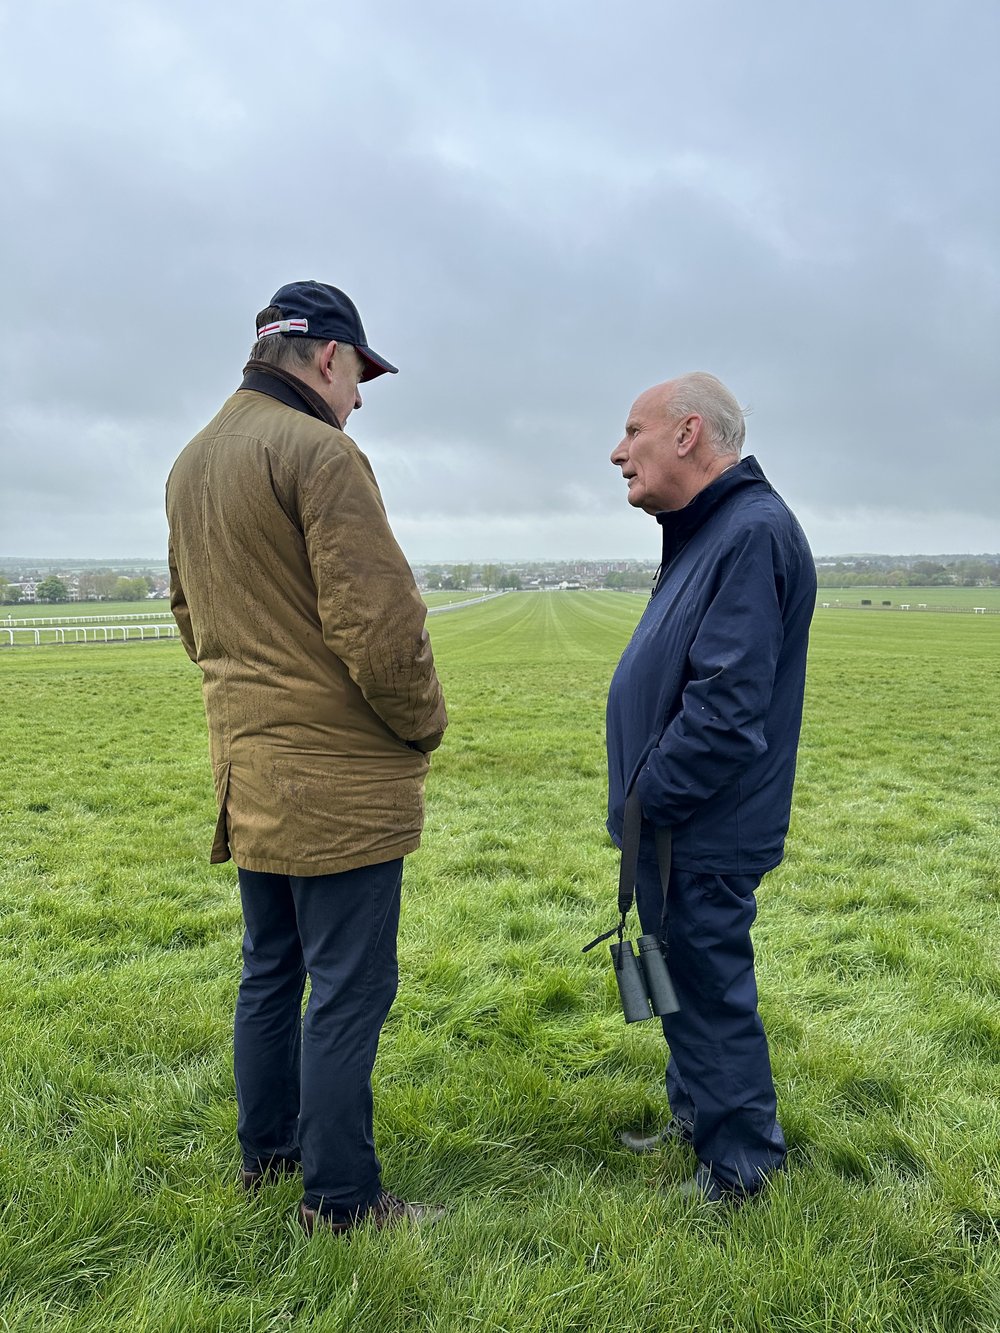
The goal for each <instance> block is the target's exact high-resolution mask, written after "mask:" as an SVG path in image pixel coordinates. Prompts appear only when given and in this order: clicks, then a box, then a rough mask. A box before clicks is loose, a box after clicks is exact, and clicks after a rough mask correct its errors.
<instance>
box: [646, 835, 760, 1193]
mask: <svg viewBox="0 0 1000 1333" xmlns="http://www.w3.org/2000/svg"><path fill="white" fill-rule="evenodd" d="M760 879H761V876H760V875H703V874H696V873H693V872H689V871H684V870H677V869H673V870H671V873H670V885H669V890H668V894H667V928H666V942H667V965H668V967H669V969H670V976H671V979H672V980H673V983H674V989H675V990H676V992H677V1001H678V1003H679V1005H680V1011H679V1012H678V1013H676V1014H668V1015H667V1016H666V1017H665V1018H664V1019H663V1020H662V1021H663V1033H664V1036H665V1037H666V1039H667V1045H668V1046H669V1048H670V1058H669V1061H668V1064H667V1080H666V1081H667V1097H668V1099H669V1101H670V1109H671V1112H672V1113H673V1114H674V1115H675V1116H677V1117H678V1119H680V1120H687V1121H690V1122H691V1124H692V1125H693V1127H694V1128H693V1137H694V1150H695V1152H696V1154H697V1156H698V1160H699V1161H700V1162H701V1163H702V1164H703V1165H704V1166H706V1167H708V1169H709V1170H710V1171H711V1173H712V1178H713V1180H714V1181H716V1183H717V1184H719V1185H720V1186H721V1187H722V1188H723V1189H727V1190H735V1191H738V1192H745V1193H748V1194H752V1193H754V1192H756V1191H757V1190H758V1189H760V1187H761V1185H762V1184H763V1182H764V1180H765V1179H766V1177H767V1176H768V1175H770V1174H771V1173H772V1172H774V1171H777V1170H779V1169H780V1168H781V1167H782V1165H783V1164H784V1160H785V1139H784V1136H783V1134H782V1132H781V1127H780V1126H779V1124H778V1121H777V1103H776V1099H775V1093H774V1082H773V1080H772V1078H771V1061H770V1057H769V1055H768V1049H767V1038H766V1037H765V1036H764V1025H763V1023H762V1022H761V1019H760V1015H759V1014H758V1012H757V981H756V978H755V976H754V967H753V959H754V955H753V945H752V943H751V941H750V927H751V926H752V925H753V922H754V918H755V917H756V915H757V900H756V898H755V897H754V893H755V890H756V888H757V885H758V884H759V883H760ZM636 905H637V907H638V909H639V919H640V921H641V922H642V928H643V930H644V931H648V932H651V933H654V934H657V935H659V934H660V922H661V917H662V913H663V892H662V890H661V887H660V874H659V869H658V867H657V865H656V863H655V861H653V862H650V861H647V860H645V859H642V860H640V862H639V869H638V874H637V876H636Z"/></svg>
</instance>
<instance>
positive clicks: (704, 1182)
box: [663, 1166, 754, 1208]
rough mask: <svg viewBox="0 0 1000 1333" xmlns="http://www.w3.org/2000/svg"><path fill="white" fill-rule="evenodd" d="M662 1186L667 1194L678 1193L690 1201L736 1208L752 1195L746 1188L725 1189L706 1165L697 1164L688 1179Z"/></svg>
mask: <svg viewBox="0 0 1000 1333" xmlns="http://www.w3.org/2000/svg"><path fill="white" fill-rule="evenodd" d="M663 1188H664V1190H665V1191H666V1192H667V1193H668V1194H673V1195H678V1196H680V1198H682V1199H684V1200H686V1201H688V1202H690V1203H715V1204H723V1205H724V1206H725V1207H727V1208H738V1207H739V1206H740V1204H741V1203H746V1201H747V1200H748V1199H752V1198H753V1197H754V1195H752V1194H748V1193H747V1192H746V1190H733V1189H726V1187H725V1186H724V1185H720V1184H719V1182H718V1181H717V1180H716V1179H715V1178H714V1177H713V1175H712V1173H711V1171H710V1170H709V1169H708V1167H707V1166H699V1167H698V1170H697V1171H696V1172H695V1173H694V1175H693V1176H692V1177H691V1178H690V1180H682V1181H681V1182H680V1184H679V1185H674V1184H665V1185H664V1186H663Z"/></svg>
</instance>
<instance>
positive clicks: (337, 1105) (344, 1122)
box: [234, 860, 403, 1215]
mask: <svg viewBox="0 0 1000 1333" xmlns="http://www.w3.org/2000/svg"><path fill="white" fill-rule="evenodd" d="M402 876H403V862H402V860H395V861H386V862H383V863H382V864H381V865H373V866H363V867H362V868H361V869H359V870H348V871H345V872H344V873H343V874H339V875H317V876H296V875H265V874H261V873H258V872H256V871H251V870H243V869H240V871H239V881H240V898H241V900H242V903H243V920H244V922H245V925H246V934H245V936H244V939H243V973H242V976H241V978H240V989H239V996H238V999H237V1002H236V1024H235V1038H234V1064H235V1070H236V1099H237V1105H238V1109H239V1120H238V1124H237V1133H238V1136H239V1141H240V1147H241V1149H242V1151H243V1161H244V1165H245V1166H248V1167H253V1166H254V1165H255V1164H257V1163H264V1162H267V1161H268V1160H269V1159H271V1158H273V1157H285V1158H289V1159H291V1160H293V1161H298V1160H301V1162H302V1177H303V1186H304V1191H305V1193H304V1202H305V1203H306V1204H308V1205H309V1207H311V1208H319V1209H321V1210H322V1211H323V1212H324V1213H332V1214H334V1215H341V1214H347V1213H350V1212H352V1211H353V1210H354V1209H357V1208H363V1207H365V1206H366V1205H367V1204H369V1203H372V1202H374V1200H375V1199H376V1197H377V1196H378V1193H379V1190H380V1188H381V1171H380V1168H379V1161H378V1157H377V1156H376V1155H375V1141H374V1137H373V1134H372V1085H371V1074H372V1067H373V1065H374V1063H375V1052H376V1049H377V1047H378V1039H379V1034H380V1032H381V1031H382V1025H383V1023H384V1022H385V1020H386V1016H387V1015H388V1013H389V1009H390V1007H391V1005H392V1002H393V999H394V998H395V995H396V987H397V984H398V971H397V966H396V935H397V931H398V927H399V894H400V885H401V882H402ZM307 975H308V977H309V982H310V994H309V1001H308V1003H307V1005H306V1011H305V1019H304V1021H303V1017H302V996H303V992H304V989H305V981H306V976H307Z"/></svg>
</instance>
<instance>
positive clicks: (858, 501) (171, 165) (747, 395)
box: [0, 0, 1000, 559]
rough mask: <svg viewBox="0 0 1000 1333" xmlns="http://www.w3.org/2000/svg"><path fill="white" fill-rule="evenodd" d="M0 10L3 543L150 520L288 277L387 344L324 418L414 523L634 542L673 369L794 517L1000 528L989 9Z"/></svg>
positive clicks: (499, 540) (939, 539)
mask: <svg viewBox="0 0 1000 1333" xmlns="http://www.w3.org/2000/svg"><path fill="white" fill-rule="evenodd" d="M3 22H4V26H3V32H2V37H3V41H2V43H0V48H2V51H3V55H0V117H2V120H3V128H4V130H5V131H6V132H5V134H4V135H3V142H4V148H3V150H2V152H3V157H2V159H0V168H2V170H3V174H4V179H5V182H6V183H7V185H8V187H9V188H8V190H7V192H6V199H5V202H4V204H3V205H2V207H3V210H4V218H3V220H4V230H5V235H6V237H7V241H6V245H7V254H6V258H7V261H8V262H7V265H6V267H7V270H8V275H9V276H8V281H7V284H6V288H5V298H6V306H7V312H8V318H6V319H5V320H4V321H3V323H2V329H0V389H2V392H0V444H2V447H3V450H4V458H5V470H4V486H3V493H2V497H0V553H2V552H9V553H13V552H15V551H16V552H30V551H35V550H45V551H46V552H47V553H49V554H66V555H70V554H78V555H81V556H100V555H105V554H109V553H110V551H109V547H108V544H107V543H108V541H109V540H110V539H111V538H110V536H109V534H110V533H114V534H116V537H115V543H114V550H115V551H122V550H124V549H128V550H129V551H131V552H137V553H138V552H142V553H146V552H148V553H149V554H150V555H151V556H153V555H156V554H159V553H161V552H162V550H163V547H164V544H165V528H164V523H163V519H162V503H161V501H162V485H163V480H164V477H165V475H166V472H167V470H168V469H169V466H170V463H171V461H172V458H173V456H174V455H175V454H176V452H177V451H178V450H179V449H180V448H181V447H182V445H183V443H184V442H185V441H186V440H187V439H188V438H189V437H190V436H191V435H192V434H193V433H194V432H195V431H196V430H197V429H198V428H199V427H200V426H201V425H202V424H203V423H204V421H205V420H207V419H208V418H209V417H210V416H211V415H212V414H213V413H214V411H215V410H216V408H217V407H218V405H219V403H220V402H221V401H222V399H223V398H224V397H225V396H226V395H227V394H228V393H229V392H231V390H232V389H233V388H234V387H235V386H236V384H237V383H238V381H239V371H240V367H241V366H242V364H243V359H244V358H245V355H246V352H247V351H248V349H249V346H250V343H251V341H252V335H253V328H252V321H253V316H254V314H255V313H256V311H257V310H258V309H260V308H261V307H262V306H263V305H264V304H265V303H266V301H267V300H268V298H269V297H270V295H271V293H272V292H273V291H274V290H275V289H276V288H277V287H278V286H280V285H281V284H282V283H284V282H286V281H289V280H292V279H295V278H299V277H310V276H312V277H319V278H322V279H324V280H328V281H333V282H336V283H338V285H342V286H343V287H345V288H346V289H347V290H348V291H349V292H351V294H352V295H353V296H354V297H355V299H356V300H357V301H358V304H359V305H360V307H361V310H362V313H363V316H364V319H365V323H366V327H367V330H368V333H369V336H370V338H371V340H372V343H373V345H374V346H375V347H377V348H378V349H379V350H380V351H383V352H384V354H385V355H387V356H388V357H389V358H390V359H391V360H393V361H394V362H396V363H397V364H399V365H400V367H401V372H402V373H401V374H400V375H399V377H398V379H397V378H395V377H393V379H392V380H391V381H390V380H388V379H382V380H379V381H377V382H376V383H374V384H372V385H370V386H369V387H368V392H367V393H366V405H365V408H364V410H363V411H362V412H361V413H360V414H358V416H357V417H356V418H352V421H351V423H350V426H351V430H352V433H355V434H356V438H357V439H358V441H359V443H360V444H361V446H362V448H364V449H365V451H366V452H367V453H368V454H369V455H370V457H371V458H372V461H373V463H374V465H375V467H376V470H377V473H378V475H379V478H380V482H381V484H382V487H383V490H384V492H385V495H386V500H387V504H388V506H389V509H390V513H391V515H392V516H393V519H394V522H395V523H396V526H397V528H398V530H399V532H400V534H401V536H405V538H406V540H404V546H405V548H406V549H407V552H408V554H410V555H411V557H412V558H414V559H421V558H428V557H431V556H434V557H437V558H445V557H447V556H448V555H449V554H454V555H455V557H456V558H458V557H466V558H476V557H479V556H482V557H483V558H486V557H487V556H490V557H502V556H508V557H510V558H518V557H529V556H531V555H532V554H536V553H537V554H553V555H556V554H564V555H567V556H570V555H576V554H586V553H588V552H589V551H593V553H594V554H607V555H614V554H620V555H622V556H628V555H633V554H647V553H649V551H650V548H651V547H654V548H655V537H656V531H655V525H652V524H650V523H649V522H648V520H644V518H643V516H641V515H635V514H633V513H632V512H631V511H629V510H628V509H627V506H626V505H625V504H624V497H623V491H622V487H621V484H620V481H619V480H618V478H617V473H616V471H615V470H614V469H612V468H611V466H610V465H609V463H608V462H607V457H608V454H609V452H610V450H611V448H612V446H613V445H614V444H615V442H616V441H617V439H618V437H619V434H620V431H621V427H622V423H623V421H624V418H625V415H626V413H627V410H628V407H629V404H630V403H631V401H632V399H633V398H634V397H635V396H636V395H637V394H638V392H640V391H641V390H642V389H643V388H645V387H646V386H647V385H649V384H651V383H654V382H657V381H659V380H661V379H665V378H667V377H669V376H672V375H675V374H678V373H681V372H683V371H685V370H690V369H708V370H712V371H714V372H715V373H716V374H718V375H720V376H721V377H722V378H723V379H724V380H726V382H727V383H729V384H730V386H731V387H732V389H733V391H734V392H735V393H736V394H737V396H738V397H739V398H740V399H741V401H744V402H749V403H751V404H752V406H753V409H754V411H753V415H752V417H751V419H750V447H751V449H752V450H753V451H755V452H756V453H757V455H758V456H759V457H760V459H761V461H762V462H763V464H764V466H765V468H766V469H767V471H768V473H769V475H771V477H772V480H773V481H774V483H775V484H776V485H777V486H778V488H779V490H781V491H782V493H783V494H785V496H786V498H788V499H789V501H790V502H791V503H792V504H793V506H795V507H797V508H798V509H800V510H801V511H802V513H803V514H804V515H805V516H807V517H808V523H807V527H808V528H810V529H812V530H811V532H810V535H811V536H813V541H814V546H816V547H817V549H822V550H826V551H830V550H832V549H834V546H833V543H834V542H836V541H837V540H838V539H839V537H840V535H843V538H844V540H845V541H846V540H847V538H848V536H850V537H851V541H850V543H849V544H850V546H851V547H852V548H859V547H860V548H863V549H872V550H875V549H899V550H904V549H913V550H918V549H922V550H930V549H941V550H948V549H951V550H959V549H962V548H963V547H964V546H965V545H966V535H967V538H968V540H971V535H972V534H973V533H975V534H977V537H978V538H979V539H980V540H979V541H977V543H976V544H977V545H979V544H982V545H983V546H984V547H985V548H988V549H993V550H997V549H1000V523H998V521H997V520H996V518H995V517H994V510H995V496H996V494H997V492H998V482H1000V466H998V463H997V448H996V442H997V427H998V424H1000V423H998V419H997V418H998V409H997V407H996V400H995V389H994V380H995V351H996V347H997V345H998V343H1000V338H998V334H1000V243H998V239H997V234H996V229H995V219H996V217H997V215H998V213H1000V183H998V180H997V177H996V173H995V172H990V171H988V170H986V169H985V163H987V162H988V161H989V160H991V155H992V153H993V145H992V140H993V136H994V130H993V127H994V126H995V125H996V123H997V122H998V119H1000V106H998V101H1000V98H998V94H997V91H996V81H995V79H994V78H993V77H992V72H991V60H992V52H993V51H995V50H996V49H997V45H998V39H1000V11H994V10H993V9H992V8H991V7H988V6H982V5H979V4H976V3H974V0H959V3H957V4H955V5H953V6H949V7H948V8H947V9H945V8H944V7H942V6H940V5H936V4H930V3H926V4H920V3H918V4H915V5H913V6H910V7H908V8H907V11H906V13H905V14H902V13H899V14H897V13H895V12H894V11H893V12H890V11H889V10H885V9H879V8H877V7H876V8H874V9H873V8H872V7H871V6H867V5H863V4H861V3H860V0H852V2H851V3H847V4H845V5H842V6H838V8H837V10H836V11H833V10H823V9H819V8H816V7H814V6H803V5H801V4H797V3H792V0H780V2H779V3H775V4H773V5H770V6H768V7H767V9H766V11H761V10H760V9H759V8H758V7H753V6H746V5H745V4H739V3H736V0H728V2H726V3H719V4H714V5H712V6H699V7H682V6H678V5H673V4H671V5H663V4H657V3H653V0H645V2H644V3H639V2H638V0H631V2H630V3H626V4H624V5H623V6H619V7H618V8H617V9H616V10H615V11H614V12H613V13H612V12H611V11H609V10H607V9H606V7H604V6H601V5H598V4H596V3H593V2H591V0H585V2H584V3H577V4H572V5H571V4H569V3H566V2H565V0H555V3H553V4H551V5H546V6H544V7H538V6H529V5H528V4H527V3H524V2H522V0H512V3H510V4H508V5H505V6H503V7H502V9H501V8H500V7H492V6H469V5H465V4H458V3H457V2H455V3H450V2H446V0H427V2H426V3H425V4H423V5H421V6H419V7H414V6H412V5H410V4H407V3H404V0H387V2H386V3H383V4H382V5H380V6H378V7H376V8H375V9H369V10H365V9H363V8H362V9H358V8H357V7H354V8H353V9H348V8H347V7H344V6H337V5H332V6H327V7H325V8H324V9H320V10H317V9H315V7H309V8H307V7H306V6H305V5H304V4H302V3H300V2H299V0H291V2H290V3H289V4H287V5H284V6H281V7H276V6H267V5H264V4H261V3H255V0H249V3H247V4H245V5H243V6H241V8H240V11H239V15H238V18H237V16H236V15H235V14H234V12H233V11H231V10H229V8H228V6H204V5H198V6H196V5H194V4H192V3H190V2H189V0H177V3H172V4H170V5H167V4H166V3H164V2H160V0H145V2H144V3H138V4H128V5H126V4H117V3H100V2H98V3H95V4H94V5H89V6H87V7H85V9H81V8H80V7H78V6H69V5H66V4H59V3H54V0H41V3H39V4H37V5H34V6H30V7H22V8H21V9H18V10H16V11H15V10H14V9H10V10H9V11H7V12H6V16H5V19H4V21H3ZM942 71H944V72H945V73H946V75H947V79H946V85H947V86H946V89H945V90H944V91H941V80H942ZM890 532H895V533H896V534H898V540H897V542H896V543H894V544H891V543H889V542H888V541H887V540H884V539H883V538H884V536H885V534H887V533H890ZM118 534H120V535H121V538H122V541H123V542H125V546H122V545H120V544H119V542H118V540H117V535H118ZM827 534H829V541H828V540H826V539H825V538H826V535H827ZM817 536H819V537H820V538H821V540H818V541H817ZM478 542H482V543H483V544H484V546H486V545H488V547H489V549H488V550H485V549H484V550H483V551H480V550H479V549H478V547H477V543H478ZM508 542H509V543H510V546H509V548H505V547H504V543H508ZM901 542H903V543H905V544H902V545H901V544H900V543H901ZM137 543H138V544H137ZM608 543H621V545H619V546H615V545H609V544H608ZM556 548H558V549H556Z"/></svg>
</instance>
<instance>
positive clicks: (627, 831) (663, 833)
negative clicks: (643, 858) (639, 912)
mask: <svg viewBox="0 0 1000 1333" xmlns="http://www.w3.org/2000/svg"><path fill="white" fill-rule="evenodd" d="M653 833H654V836H655V839H656V861H657V865H658V866H659V868H660V889H661V890H662V893H663V915H662V916H661V918H660V936H661V938H663V937H664V936H665V934H666V922H667V885H668V884H669V883H670V851H671V838H670V829H669V828H661V827H659V826H655V827H654V829H653ZM641 838H642V802H641V801H640V800H639V794H638V792H637V791H636V789H635V787H634V786H633V787H632V790H631V791H630V792H629V794H628V796H627V797H626V798H625V815H624V818H623V820H622V859H621V865H620V867H619V870H618V914H619V917H620V920H619V922H618V925H617V926H615V928H614V929H613V930H608V931H606V932H605V933H604V934H603V935H598V937H597V939H596V940H591V942H590V943H589V944H587V945H584V948H583V952H584V953H586V952H587V951H588V950H589V949H593V947H594V946H595V945H596V944H600V943H601V942H602V941H603V940H609V939H610V938H611V936H612V935H617V936H618V939H619V940H622V939H624V937H625V918H626V917H627V916H628V914H629V912H630V911H631V910H632V903H633V902H634V901H635V877H636V871H637V870H638V868H639V843H640V840H641Z"/></svg>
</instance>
